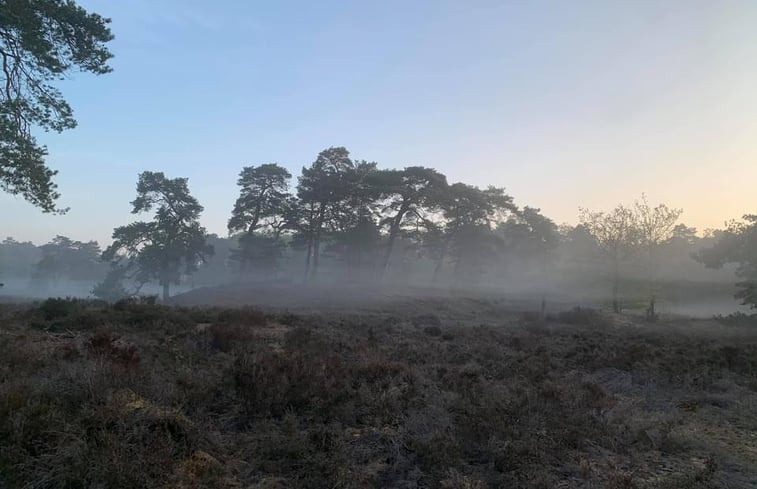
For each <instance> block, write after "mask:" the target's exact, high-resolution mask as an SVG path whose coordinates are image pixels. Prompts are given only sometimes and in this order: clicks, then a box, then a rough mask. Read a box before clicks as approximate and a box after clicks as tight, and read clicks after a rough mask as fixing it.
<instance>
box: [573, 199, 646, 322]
mask: <svg viewBox="0 0 757 489" xmlns="http://www.w3.org/2000/svg"><path fill="white" fill-rule="evenodd" d="M579 222H580V225H581V226H582V227H583V229H585V230H586V231H587V232H588V233H589V234H590V235H591V236H592V237H593V238H594V239H595V240H596V242H597V245H598V249H599V250H600V252H601V253H602V254H603V255H604V256H605V257H606V258H607V259H608V260H609V262H610V267H611V269H612V309H613V311H615V312H616V313H617V312H620V309H621V307H620V299H619V293H620V266H621V263H622V262H623V260H625V259H627V258H628V257H629V256H630V255H631V254H632V253H634V252H635V251H636V250H637V249H638V246H639V240H640V237H639V230H638V228H637V226H636V216H635V214H634V212H633V209H630V208H628V207H625V206H623V205H618V206H617V207H616V208H615V209H613V210H612V211H610V212H607V213H605V212H593V211H590V210H588V209H584V208H581V209H579Z"/></svg>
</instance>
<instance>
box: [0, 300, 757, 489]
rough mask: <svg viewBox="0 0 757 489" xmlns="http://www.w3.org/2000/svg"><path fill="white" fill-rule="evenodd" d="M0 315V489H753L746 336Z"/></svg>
mask: <svg viewBox="0 0 757 489" xmlns="http://www.w3.org/2000/svg"><path fill="white" fill-rule="evenodd" d="M2 307H3V309H1V310H0V324H2V326H1V327H0V351H2V352H4V354H3V355H1V356H0V487H29V488H45V487H50V488H53V487H55V488H58V487H64V488H80V487H109V488H127V487H170V488H199V487H228V488H290V487H291V488H296V487H302V488H318V487H342V488H352V487H354V488H362V487H398V488H410V487H441V488H452V489H458V488H460V489H463V488H471V489H474V488H475V489H483V488H492V489H493V488H499V487H523V488H553V487H560V488H587V489H588V488H604V487H606V488H617V489H620V488H665V487H667V488H715V487H723V488H726V487H728V488H732V487H755V486H756V485H757V437H755V436H754V432H755V428H757V415H756V414H755V406H757V392H755V391H756V390H757V331H755V332H752V331H751V330H750V329H748V327H746V328H747V329H744V328H745V327H739V328H741V329H736V330H735V329H733V328H736V326H731V327H730V328H731V329H723V334H715V333H717V332H713V328H718V327H719V328H725V327H723V326H717V325H716V324H715V323H706V325H707V327H706V328H705V327H704V323H702V324H694V323H692V322H690V321H688V322H685V321H681V320H676V321H670V322H663V323H661V324H657V325H654V326H650V325H645V324H641V323H640V324H635V323H633V322H632V321H630V320H629V319H628V318H619V317H610V316H606V315H603V314H600V313H597V312H595V311H587V310H576V311H570V312H568V313H565V314H561V315H556V316H555V317H552V318H548V321H546V322H542V321H540V320H539V319H538V317H537V316H533V317H532V316H528V317H526V318H525V319H512V318H510V317H508V318H506V319H503V322H504V324H503V323H499V324H494V323H490V324H488V325H481V324H480V323H479V324H476V325H471V324H465V323H461V324H457V323H456V322H455V324H450V321H449V320H447V318H446V317H441V318H439V317H436V316H432V315H429V314H419V313H418V312H417V311H415V310H413V309H412V308H409V307H405V308H404V309H393V310H392V311H391V314H389V313H376V312H374V313H364V314H349V315H340V314H337V313H333V314H325V315H318V316H308V315H297V314H291V313H282V314H278V313H271V314H268V315H264V314H262V313H260V312H258V311H255V310H251V309H232V310H223V309H212V308H211V309H208V308H204V309H199V308H197V309H190V308H167V307H162V306H158V305H155V304H150V303H142V302H129V303H121V304H118V305H116V306H108V305H105V304H102V303H91V302H80V301H58V302H52V303H45V304H43V305H41V306H40V307H18V306H10V305H8V306H2ZM449 307H454V305H449ZM512 317H517V318H522V317H523V316H522V315H514V316H512ZM566 323H570V324H566ZM629 324H630V325H629Z"/></svg>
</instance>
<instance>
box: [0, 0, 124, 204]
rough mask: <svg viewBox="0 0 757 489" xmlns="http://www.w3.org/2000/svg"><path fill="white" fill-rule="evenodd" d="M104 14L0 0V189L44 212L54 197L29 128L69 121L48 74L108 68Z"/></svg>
mask: <svg viewBox="0 0 757 489" xmlns="http://www.w3.org/2000/svg"><path fill="white" fill-rule="evenodd" d="M109 22H110V20H109V19H104V18H102V17H100V16H99V15H97V14H91V13H88V12H87V11H86V10H84V9H83V8H81V7H79V6H78V5H76V3H74V2H73V1H63V0H6V1H3V2H0V65H1V66H2V75H3V79H2V82H1V84H2V88H0V189H2V190H4V191H6V192H9V193H11V194H14V195H21V196H23V197H24V198H25V199H26V200H27V201H28V202H30V203H32V204H33V205H35V206H37V207H39V208H40V209H42V211H43V212H65V209H58V208H57V207H56V203H55V201H56V200H57V198H58V197H59V194H58V192H57V190H56V188H57V187H56V185H55V183H54V182H53V177H54V176H55V174H56V172H55V171H53V170H51V169H50V168H48V167H47V166H46V164H45V157H46V156H47V148H45V147H44V146H40V145H39V144H38V143H37V141H36V139H35V138H34V136H33V135H32V129H33V128H34V127H35V126H36V127H39V128H42V129H43V130H46V131H49V130H52V131H57V132H61V131H63V130H65V129H71V128H73V127H75V126H76V120H75V119H74V117H73V111H72V109H71V106H70V105H69V104H68V103H67V102H66V100H65V99H64V98H63V96H62V94H61V92H60V91H59V90H58V89H57V88H56V87H55V86H54V85H53V82H55V81H57V80H60V79H61V78H63V77H65V76H66V75H67V74H68V73H70V72H71V71H73V70H76V69H78V70H81V71H88V72H90V73H94V74H97V75H99V74H103V73H108V72H110V71H111V68H110V67H109V66H108V64H107V62H108V60H109V59H110V57H111V54H110V52H109V51H108V49H107V47H106V43H107V42H108V41H110V40H111V39H113V35H112V34H111V32H110V29H109V28H108V23H109Z"/></svg>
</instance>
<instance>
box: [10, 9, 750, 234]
mask: <svg viewBox="0 0 757 489" xmlns="http://www.w3.org/2000/svg"><path fill="white" fill-rule="evenodd" d="M79 3H80V4H81V5H83V6H84V7H85V8H87V9H89V10H92V11H95V12H98V13H100V14H102V15H104V16H107V17H111V18H112V19H113V24H112V28H113V31H114V33H115V35H116V40H115V41H114V42H113V43H112V46H111V47H112V51H113V52H114V54H115V58H114V60H113V62H112V66H113V68H114V72H113V73H111V74H109V75H106V76H102V77H94V76H89V75H85V74H75V75H73V76H71V77H70V79H69V80H66V81H65V82H63V83H62V84H61V89H62V90H63V92H64V94H65V95H66V97H67V98H68V99H69V101H70V102H71V104H72V105H73V107H74V110H75V114H76V117H77V119H78V121H79V127H78V128H76V129H75V130H73V131H68V132H66V133H63V134H41V135H40V136H39V139H40V140H41V141H42V142H44V143H45V144H47V145H48V148H49V150H50V157H49V159H48V161H49V164H50V165H51V166H52V167H53V168H55V169H58V170H59V171H60V174H59V176H58V178H57V182H58V183H59V187H60V191H61V193H62V194H63V197H62V199H61V201H60V202H61V205H63V206H70V207H71V211H70V212H69V213H68V214H67V215H65V216H49V215H43V214H41V213H40V212H39V211H38V210H36V209H34V208H33V207H31V206H30V205H28V204H26V203H25V202H23V201H22V200H20V199H18V198H13V197H10V196H7V195H0V205H2V207H3V209H4V210H5V212H6V215H7V216H10V219H8V218H6V220H5V221H6V224H5V226H4V228H5V229H3V232H2V233H1V234H2V236H14V237H16V238H17V239H30V240H33V241H35V242H44V241H47V240H48V239H50V238H51V237H53V236H54V235H56V234H64V235H68V236H71V237H73V238H76V239H92V238H94V239H98V240H99V241H101V242H102V243H107V242H109V237H110V233H111V231H112V229H113V227H115V226H118V225H121V224H125V223H127V222H129V221H131V220H133V219H135V217H134V216H132V215H131V214H130V213H129V211H130V205H129V202H130V201H131V200H133V198H134V192H135V185H136V179H137V174H138V173H139V172H140V171H143V170H155V171H164V172H165V173H166V174H168V175H169V176H185V177H188V178H189V183H190V188H191V190H192V192H193V193H194V194H195V195H196V196H197V197H198V198H199V199H200V201H201V203H202V204H203V205H204V206H205V209H206V210H205V213H204V215H203V223H204V224H205V225H206V227H207V228H208V230H209V231H211V232H216V233H219V234H225V223H226V220H227V218H228V215H229V212H230V210H231V207H232V205H233V201H234V199H235V194H236V188H235V181H236V176H237V174H238V172H239V170H240V169H241V167H242V166H243V165H249V164H260V163H266V162H279V163H281V164H283V165H284V166H286V167H287V168H289V169H290V170H291V171H292V173H293V174H295V175H296V174H298V173H299V170H300V168H301V167H302V166H303V165H308V164H310V163H311V162H312V161H313V159H314V158H315V156H316V155H317V153H318V152H319V151H320V150H321V149H324V148H326V147H328V146H334V145H339V146H346V147H347V148H348V149H350V151H351V152H352V154H353V155H354V157H356V158H360V159H367V160H373V161H377V162H378V163H379V165H380V166H382V167H401V166H405V165H416V164H419V165H427V166H433V167H435V168H438V169H439V170H441V171H442V172H444V173H446V174H447V175H448V178H449V179H450V181H465V182H468V183H473V184H477V185H488V184H493V185H498V186H504V187H506V188H507V190H508V191H509V192H510V193H511V194H512V195H513V196H514V197H515V199H516V202H517V203H518V204H520V205H531V206H536V207H541V208H542V210H543V211H544V212H545V213H546V214H547V215H549V216H550V217H553V218H554V219H555V220H556V221H558V222H571V223H572V222H575V220H576V217H577V208H578V206H587V207H590V208H596V209H601V208H609V207H611V206H613V205H615V204H617V203H619V202H630V201H632V200H633V199H634V198H635V197H637V196H638V195H639V194H640V193H641V192H646V193H647V194H648V195H649V197H650V200H652V201H664V202H666V203H668V204H670V205H673V206H676V207H683V208H684V211H685V213H684V217H683V220H684V221H685V222H687V223H689V224H692V225H696V226H697V227H699V228H702V229H703V228H707V227H718V226H721V225H722V223H723V222H724V221H725V220H726V219H730V218H734V217H739V216H740V215H741V214H743V213H746V212H757V192H754V182H755V181H757V162H755V157H757V137H755V136H757V134H756V130H757V122H755V117H754V114H756V113H757V90H755V87H757V63H755V59H757V30H756V29H755V28H754V26H755V25H757V2H753V1H750V0H744V1H735V0H731V1H728V0H723V1H703V0H686V1H683V0H680V1H672V0H671V1H665V2H659V1H633V2H630V1H609V0H605V1H575V2H566V1H558V0H555V1H538V0H534V1H483V0H481V1H474V0H471V1H456V2H452V1H421V0H418V1H412V2H408V1H403V2H400V1H393V0H390V1H382V2H368V1H321V2H307V1H301V2H294V1H280V2H259V1H241V0H218V1H215V2H207V1H196V0H182V1H179V0H156V1H147V0H123V1H119V2H113V1H110V0H86V1H85V0H82V1H80V2H79Z"/></svg>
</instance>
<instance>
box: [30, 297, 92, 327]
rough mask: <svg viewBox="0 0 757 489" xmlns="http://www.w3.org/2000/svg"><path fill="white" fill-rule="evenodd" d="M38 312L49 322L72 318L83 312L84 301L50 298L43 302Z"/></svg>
mask: <svg viewBox="0 0 757 489" xmlns="http://www.w3.org/2000/svg"><path fill="white" fill-rule="evenodd" d="M38 310H39V311H40V312H41V313H42V317H44V318H45V320H47V321H54V320H57V319H63V318H66V317H68V316H71V315H73V314H75V313H77V312H79V311H81V310H82V301H81V300H80V299H73V298H70V297H67V298H65V299H63V298H60V297H58V298H50V299H46V300H44V301H42V303H41V304H40V305H39V307H38Z"/></svg>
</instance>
